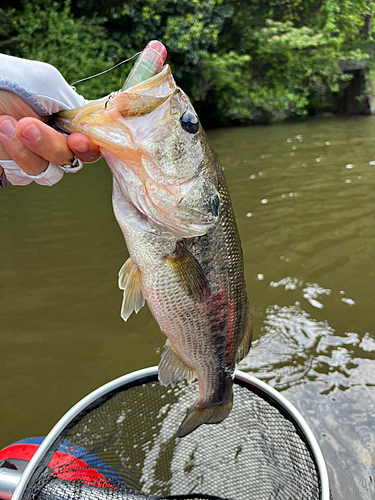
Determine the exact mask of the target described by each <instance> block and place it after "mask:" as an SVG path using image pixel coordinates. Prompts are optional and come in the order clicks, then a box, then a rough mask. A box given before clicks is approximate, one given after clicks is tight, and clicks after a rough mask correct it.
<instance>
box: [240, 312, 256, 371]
mask: <svg viewBox="0 0 375 500" xmlns="http://www.w3.org/2000/svg"><path fill="white" fill-rule="evenodd" d="M252 337H253V322H252V318H251V312H250V309H248V310H247V314H246V320H245V329H244V334H243V337H242V339H241V342H240V345H239V346H238V349H237V355H236V363H239V362H240V361H242V360H243V358H244V357H245V356H247V354H248V353H249V351H250V346H251V340H252Z"/></svg>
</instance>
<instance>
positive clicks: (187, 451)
mask: <svg viewBox="0 0 375 500" xmlns="http://www.w3.org/2000/svg"><path fill="white" fill-rule="evenodd" d="M197 392H198V384H197V383H194V382H193V383H192V384H190V385H187V384H185V383H182V384H179V385H177V386H176V387H174V388H170V387H169V388H165V387H163V386H161V385H160V384H159V383H158V381H157V375H155V376H148V377H146V378H143V379H142V380H139V381H137V382H132V383H129V384H126V385H123V386H122V387H121V388H117V389H116V390H114V391H112V392H111V393H109V394H106V395H105V396H103V397H101V398H100V399H99V400H97V401H95V402H94V403H92V404H91V405H90V406H89V407H88V408H86V409H85V410H84V411H82V412H81V413H80V414H79V415H78V416H77V417H76V418H75V419H74V421H72V422H71V423H70V424H69V425H68V426H67V427H66V428H65V430H64V431H63V432H62V433H61V434H60V436H59V437H58V438H57V439H56V440H55V442H54V443H53V445H52V446H51V447H50V449H49V451H48V452H47V453H46V454H45V456H44V457H43V459H42V461H41V462H40V464H39V466H38V467H37V469H36V470H35V471H34V474H33V476H32V477H31V480H30V481H29V483H28V485H27V487H26V490H25V492H24V494H23V497H22V500H33V499H39V500H53V499H55V498H56V499H58V500H68V499H69V500H83V499H86V498H87V499H92V500H95V499H97V500H106V499H116V500H117V499H118V500H132V499H135V500H137V499H139V500H141V499H143V498H148V499H152V498H158V497H162V498H169V499H173V498H174V499H177V498H179V499H188V498H189V499H198V498H199V499H207V500H208V499H225V500H252V499H254V500H263V499H264V500H266V499H267V500H315V499H316V500H319V499H320V498H321V492H320V481H319V473H318V470H317V467H316V464H315V462H314V459H313V456H312V452H311V450H310V447H309V444H308V443H307V442H306V440H305V438H304V435H303V433H302V432H301V430H300V429H299V427H298V425H297V424H296V422H295V421H294V420H293V419H292V417H291V416H290V415H289V414H287V413H286V411H285V410H284V409H283V407H281V406H280V405H279V404H278V402H277V401H276V400H273V399H272V398H270V397H269V396H268V395H266V394H265V393H264V392H262V391H260V390H259V389H257V388H255V387H253V386H251V385H250V384H246V383H245V382H243V381H242V380H239V379H235V384H234V404H233V409H232V412H231V413H230V415H229V417H228V418H226V419H225V420H224V421H223V422H221V423H220V424H215V425H203V426H201V427H199V428H198V429H197V430H195V431H194V432H192V433H191V434H189V435H188V436H186V437H184V438H181V439H180V438H177V437H176V431H177V429H178V427H179V425H180V423H181V421H182V420H183V418H184V416H185V414H186V411H187V409H188V408H189V407H190V406H191V405H192V404H193V403H194V401H195V400H196V397H197ZM55 452H57V453H55Z"/></svg>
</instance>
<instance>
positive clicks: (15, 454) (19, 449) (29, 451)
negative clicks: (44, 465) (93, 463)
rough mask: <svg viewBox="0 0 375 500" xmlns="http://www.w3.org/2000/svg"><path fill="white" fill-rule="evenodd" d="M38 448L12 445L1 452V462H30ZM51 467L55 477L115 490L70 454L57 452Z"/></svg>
mask: <svg viewBox="0 0 375 500" xmlns="http://www.w3.org/2000/svg"><path fill="white" fill-rule="evenodd" d="M38 448H39V446H38V445H36V444H12V445H11V446H8V447H7V448H4V449H3V450H0V460H6V459H12V458H14V459H18V460H26V461H27V462H30V460H31V459H32V458H33V456H34V455H35V452H36V450H37V449H38ZM49 467H50V468H51V469H52V470H53V476H54V477H58V478H60V479H64V480H65V481H79V482H81V483H85V484H90V485H92V486H96V487H97V488H109V489H114V488H113V486H112V485H111V483H109V482H108V481H107V480H106V478H105V477H104V476H103V475H102V474H100V473H99V472H98V471H97V470H96V469H94V468H93V467H90V466H89V465H87V463H86V462H83V460H80V459H79V458H76V457H75V456H74V455H71V454H69V453H62V452H60V451H56V453H55V454H54V455H53V457H52V460H51V461H50V463H49Z"/></svg>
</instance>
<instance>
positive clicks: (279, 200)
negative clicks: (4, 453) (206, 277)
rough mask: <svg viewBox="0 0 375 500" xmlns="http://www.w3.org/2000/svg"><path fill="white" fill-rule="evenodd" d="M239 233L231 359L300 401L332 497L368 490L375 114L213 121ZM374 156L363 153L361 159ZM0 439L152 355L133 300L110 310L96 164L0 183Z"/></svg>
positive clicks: (119, 251) (42, 422)
mask: <svg viewBox="0 0 375 500" xmlns="http://www.w3.org/2000/svg"><path fill="white" fill-rule="evenodd" d="M208 135H209V139H210V142H211V144H212V145H213V147H214V148H215V149H216V151H217V153H218V155H219V157H220V159H221V162H222V164H223V166H224V168H225V175H226V177H227V181H228V184H229V188H230V191H231V194H232V199H233V205H234V209H235V213H236V217H237V223H238V226H239V231H240V235H241V239H242V243H243V249H244V257H245V270H246V281H247V286H248V295H249V299H250V303H251V306H252V310H253V315H254V325H255V341H254V343H253V348H252V350H251V352H250V355H249V356H248V357H247V358H246V359H245V360H244V361H243V362H242V363H241V366H240V368H241V369H243V370H245V371H249V372H250V373H252V374H254V375H255V376H257V377H259V378H261V379H263V380H265V381H267V382H268V383H270V384H271V385H272V386H274V387H275V388H276V389H278V390H280V391H282V393H283V394H284V395H285V396H286V397H287V398H288V399H289V400H290V401H291V402H292V403H293V404H294V405H295V406H296V407H297V408H298V409H299V410H300V412H301V413H302V415H303V416H304V417H305V419H306V420H307V422H308V424H309V425H310V427H311V429H312V431H313V433H314V434H315V436H316V438H317V440H318V442H319V444H320V446H321V449H322V451H323V454H324V457H325V460H326V463H327V467H328V470H329V475H330V484H331V488H332V493H333V495H334V499H335V500H339V499H361V500H367V499H371V498H374V495H375V484H374V482H375V474H374V468H375V387H374V384H375V362H374V359H375V327H374V319H373V317H374V295H375V294H374V292H375V218H374V211H375V119H374V118H353V119H352V118H350V119H316V120H313V121H306V122H296V123H292V124H282V125H276V126H271V127H255V128H232V129H225V130H218V131H212V132H210V133H209V134H208ZM371 162H374V165H372V164H371ZM0 207H1V240H0V241H1V244H0V300H1V308H0V311H1V320H0V368H1V384H0V401H1V412H0V448H1V447H2V446H6V445H7V444H10V443H12V442H14V441H16V440H18V439H21V438H24V437H28V436H39V435H46V434H47V433H48V431H49V430H50V429H51V427H52V426H53V425H54V424H55V423H56V421H57V420H58V419H59V418H60V417H61V416H62V415H63V414H64V413H65V412H66V411H67V410H68V409H69V408H70V407H71V406H72V405H73V404H74V403H76V402H77V401H78V400H79V399H81V398H82V397H83V396H85V395H86V394H87V393H89V392H91V391H92V390H94V389H95V388H97V387H98V386H100V385H102V384H104V383H105V382H108V381H109V380H111V379H113V378H115V377H118V376H121V375H123V374H125V373H129V372H131V371H134V370H137V369H139V368H143V367H147V366H152V365H156V364H157V363H158V361H159V357H160V349H161V347H162V345H163V343H164V340H165V338H164V336H163V335H162V334H161V333H160V331H159V329H158V326H157V324H156V323H155V321H154V319H153V318H152V316H151V314H150V313H149V311H148V309H147V307H145V308H143V309H142V310H141V311H140V312H139V314H138V315H134V314H133V315H132V316H131V318H130V319H129V320H128V322H127V323H124V322H123V321H122V319H121V318H120V314H119V312H120V305H121V300H122V297H121V293H120V291H119V290H118V288H117V272H118V270H119V269H120V267H121V266H122V264H123V263H124V261H125V260H126V259H127V251H126V248H125V245H124V242H123V238H122V234H121V233H120V230H119V228H118V226H117V223H116V221H115V219H114V216H113V214H112V206H111V178H110V173H109V170H108V169H107V167H106V166H105V164H104V162H100V163H98V164H95V165H87V166H86V167H85V168H84V170H83V171H82V172H80V173H79V174H77V175H66V176H65V178H64V179H63V180H62V181H61V183H60V184H59V185H57V186H55V187H54V188H51V189H49V188H43V187H40V186H37V185H30V186H27V187H20V188H16V187H12V186H9V188H8V189H7V190H6V191H2V192H1V193H0Z"/></svg>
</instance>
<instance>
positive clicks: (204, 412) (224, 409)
mask: <svg viewBox="0 0 375 500" xmlns="http://www.w3.org/2000/svg"><path fill="white" fill-rule="evenodd" d="M232 405H233V394H232V396H231V398H230V399H229V401H227V402H226V403H224V404H222V405H220V406H211V407H208V408H199V407H198V406H195V405H194V406H192V407H191V408H190V410H189V411H188V413H187V415H186V417H185V418H184V420H183V421H182V424H181V425H180V427H179V429H178V431H177V437H180V438H181V437H184V436H187V434H190V432H192V431H194V430H195V429H196V428H197V427H199V426H200V425H202V424H218V423H219V422H221V421H222V420H224V419H225V418H226V417H227V416H228V415H229V413H230V411H231V409H232Z"/></svg>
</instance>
